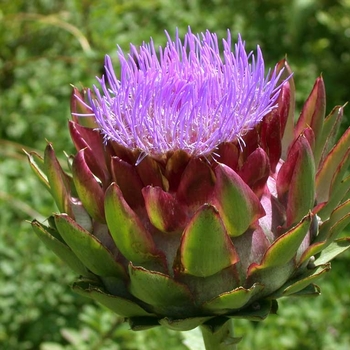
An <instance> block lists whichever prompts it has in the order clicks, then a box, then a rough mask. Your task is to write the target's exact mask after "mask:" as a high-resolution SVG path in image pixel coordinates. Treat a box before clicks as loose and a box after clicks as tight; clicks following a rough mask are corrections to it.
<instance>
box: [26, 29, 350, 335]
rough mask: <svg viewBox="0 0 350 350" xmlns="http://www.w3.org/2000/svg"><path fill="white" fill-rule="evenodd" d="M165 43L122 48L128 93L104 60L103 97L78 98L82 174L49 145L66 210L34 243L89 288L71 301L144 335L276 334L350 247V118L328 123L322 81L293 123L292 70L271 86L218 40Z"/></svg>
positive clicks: (47, 175) (245, 57)
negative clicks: (99, 308) (289, 307)
mask: <svg viewBox="0 0 350 350" xmlns="http://www.w3.org/2000/svg"><path fill="white" fill-rule="evenodd" d="M167 39H168V41H167V44H166V46H165V47H163V48H162V47H160V48H159V49H158V50H156V49H155V47H154V44H153V42H152V41H151V42H150V43H148V44H146V43H145V44H143V45H142V46H141V47H140V48H136V47H134V46H132V45H131V47H130V52H129V53H128V54H124V53H123V52H122V50H121V49H120V48H119V49H118V56H119V62H120V76H119V78H117V77H116V75H115V73H114V68H113V66H112V62H111V59H110V57H108V56H106V59H105V76H103V77H102V78H101V79H98V83H99V85H98V87H97V86H95V87H93V89H82V90H78V89H77V88H74V89H73V93H72V98H71V111H72V120H71V121H69V131H70V134H71V138H72V141H73V143H74V145H75V147H76V149H77V152H76V154H75V155H73V156H69V157H67V160H68V166H67V167H65V168H66V169H69V170H67V171H65V170H63V168H62V166H61V165H60V163H59V161H58V160H57V158H56V155H55V152H54V149H53V146H52V144H51V143H49V144H48V145H47V147H46V150H45V153H44V157H43V158H42V157H40V156H39V155H38V154H36V153H30V154H28V158H29V162H30V165H31V166H32V168H33V170H34V171H35V173H36V174H37V176H38V177H39V179H40V180H41V182H43V183H44V185H45V186H46V187H47V189H48V190H49V191H50V193H51V194H52V197H53V198H54V200H55V202H56V204H57V207H58V210H59V213H56V214H53V216H51V217H50V218H49V219H48V223H47V224H45V225H44V224H42V223H39V222H38V221H36V220H34V221H32V227H33V229H34V231H35V233H36V234H37V235H38V236H39V238H40V239H41V240H42V241H43V242H44V243H45V244H46V245H47V246H49V247H50V248H51V249H52V250H53V251H54V252H55V253H56V254H57V255H58V256H59V257H60V258H62V259H63V260H64V261H65V262H66V263H67V264H68V265H69V266H70V267H71V268H72V269H73V270H74V271H76V273H77V274H78V275H79V276H80V277H79V279H78V280H77V281H76V282H75V283H74V285H73V290H75V291H76V292H78V293H79V294H82V295H84V296H87V297H90V298H92V299H94V300H96V301H97V302H99V303H101V304H103V305H105V306H106V307H107V308H109V309H111V310H113V311H114V312H115V313H117V314H119V315H121V316H123V317H125V318H126V319H127V320H128V321H129V323H130V325H131V328H132V329H134V330H139V329H145V328H149V327H153V326H156V325H163V326H165V327H168V328H170V329H174V330H181V331H183V330H190V329H193V328H195V327H197V326H199V325H202V326H203V325H204V326H205V325H208V326H210V327H212V329H214V328H215V327H216V326H218V325H222V324H223V323H225V322H226V321H227V320H229V319H232V318H246V319H250V320H262V319H264V318H265V317H266V316H267V315H268V314H269V313H274V312H276V310H277V301H276V299H278V298H280V297H284V296H290V295H293V296H303V295H307V296H310V295H317V294H319V287H318V286H317V285H315V284H314V282H315V281H316V280H318V279H319V278H320V277H322V276H323V275H324V273H326V272H327V271H329V270H330V262H329V261H330V260H332V259H333V258H334V257H335V256H336V255H338V254H339V253H341V252H343V251H344V250H346V249H347V248H348V247H349V245H350V239H349V238H338V236H339V233H340V232H341V231H342V230H343V229H344V228H345V226H346V225H347V224H348V223H349V222H350V200H349V198H350V192H349V189H350V177H347V168H348V166H349V163H350V157H349V152H350V150H349V146H350V129H348V130H347V131H346V132H345V133H344V134H343V135H342V136H341V138H340V139H339V140H338V141H337V133H338V130H339V126H340V123H341V120H342V116H343V107H342V106H337V107H335V108H334V109H333V110H332V111H331V113H330V114H329V115H328V116H327V117H325V110H326V108H325V99H326V97H325V87H324V83H323V79H322V77H319V78H317V80H316V82H315V84H314V87H313V89H312V91H311V93H310V95H309V97H308V98H307V100H306V102H305V104H304V107H303V108H302V111H301V113H300V116H299V118H298V119H297V121H295V120H294V114H295V106H294V104H295V87H294V81H293V75H292V73H291V70H290V67H289V66H288V64H287V62H286V60H282V61H280V62H279V63H278V64H277V65H276V67H275V68H274V69H272V70H270V71H268V72H267V73H266V72H265V66H264V60H263V56H262V53H261V50H260V48H259V47H257V51H256V54H254V53H247V52H246V50H245V44H244V42H243V41H242V39H241V37H240V36H239V37H238V40H237V43H236V44H234V45H232V44H231V36H230V33H229V32H228V36H227V40H223V50H222V51H221V50H220V49H219V44H218V39H217V37H216V35H215V34H213V33H211V32H209V31H207V32H205V33H202V34H200V35H195V34H192V33H191V31H190V29H189V30H188V32H187V33H186V35H185V36H184V39H183V40H181V39H180V37H179V35H178V33H177V34H176V38H175V40H172V39H171V38H170V36H169V35H168V34H167Z"/></svg>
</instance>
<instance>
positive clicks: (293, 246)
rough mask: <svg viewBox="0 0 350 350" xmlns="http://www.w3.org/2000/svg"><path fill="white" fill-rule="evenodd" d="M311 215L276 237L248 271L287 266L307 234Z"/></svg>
mask: <svg viewBox="0 0 350 350" xmlns="http://www.w3.org/2000/svg"><path fill="white" fill-rule="evenodd" d="M310 223H311V214H309V215H307V216H305V217H304V218H303V219H302V220H301V221H300V222H299V223H298V224H297V225H296V226H294V227H293V228H291V229H290V230H289V231H287V232H286V233H284V234H283V235H281V236H280V237H278V238H277V239H276V240H275V241H274V242H273V243H272V244H271V246H270V248H269V249H268V250H267V251H266V253H265V255H264V257H263V259H262V261H261V263H260V264H259V265H253V267H251V268H250V269H249V270H250V271H249V272H250V273H253V271H254V270H256V269H258V270H260V269H265V268H269V267H274V266H281V265H284V264H287V263H288V262H289V261H291V260H292V259H293V257H294V256H295V255H296V253H297V250H298V248H299V246H300V244H301V242H302V241H303V239H304V237H305V235H306V234H307V232H308V229H309V227H310Z"/></svg>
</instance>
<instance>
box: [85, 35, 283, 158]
mask: <svg viewBox="0 0 350 350" xmlns="http://www.w3.org/2000/svg"><path fill="white" fill-rule="evenodd" d="M223 47H224V50H223V58H222V57H221V56H220V51H219V45H218V40H217V37H216V34H212V33H210V32H209V31H207V32H206V33H205V34H202V35H201V36H195V35H194V34H192V33H191V32H190V31H189V32H188V33H187V34H186V35H185V39H184V43H182V42H181V39H180V38H179V36H178V35H177V36H176V40H175V42H173V41H172V40H171V38H170V37H168V43H167V45H166V47H165V48H164V50H163V49H162V48H161V47H160V48H159V52H158V54H159V58H158V56H157V52H156V50H155V48H154V45H153V42H151V43H150V44H148V45H146V44H144V45H143V46H141V47H140V49H139V50H137V49H136V48H135V47H134V46H131V49H130V54H129V55H128V56H125V55H124V53H123V52H122V51H121V49H119V61H120V64H121V76H120V79H117V78H116V76H115V74H114V69H113V66H112V63H111V59H110V57H109V56H106V61H105V70H106V78H107V81H106V78H105V77H102V79H99V82H100V85H101V90H102V92H103V95H101V92H100V90H99V89H98V88H96V87H95V89H94V92H95V94H96V96H97V99H96V100H91V101H90V102H91V106H92V111H93V115H94V116H95V117H96V121H97V123H98V124H99V127H100V131H101V132H102V134H103V135H104V136H105V139H106V140H113V141H115V142H116V143H118V144H120V145H122V146H124V147H127V148H131V149H136V148H137V149H139V150H141V151H142V152H143V153H144V154H149V155H153V156H162V155H163V154H166V153H167V152H169V151H176V150H183V151H185V152H187V153H188V154H190V155H193V156H200V155H204V154H210V153H212V152H213V150H214V149H215V148H216V147H217V146H218V145H219V144H220V143H222V142H231V141H233V140H235V139H239V138H242V136H243V135H244V134H245V133H246V132H247V131H248V130H250V129H252V128H254V127H255V126H256V124H257V123H258V122H260V121H261V120H262V118H263V117H264V116H265V115H266V114H267V113H269V112H270V111H271V110H272V109H273V108H276V106H275V104H276V103H275V102H276V99H277V97H278V94H279V91H280V86H278V84H277V82H278V79H279V76H278V75H276V72H275V71H273V73H272V75H271V76H269V75H267V76H266V77H265V66H264V60H263V57H262V53H261V51H260V48H259V47H258V48H257V58H256V59H255V56H254V55H252V53H250V54H249V55H247V53H246V51H245V48H244V43H243V42H242V40H241V38H240V37H239V38H238V43H237V44H235V47H234V52H232V45H231V36H230V32H228V37H227V40H223ZM107 83H108V85H107ZM108 86H109V87H108Z"/></svg>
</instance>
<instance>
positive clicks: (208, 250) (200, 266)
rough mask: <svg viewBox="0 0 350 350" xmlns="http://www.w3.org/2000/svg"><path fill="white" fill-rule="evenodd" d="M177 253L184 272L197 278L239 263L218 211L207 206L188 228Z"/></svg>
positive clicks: (199, 212)
mask: <svg viewBox="0 0 350 350" xmlns="http://www.w3.org/2000/svg"><path fill="white" fill-rule="evenodd" d="M179 252H180V260H181V268H182V270H183V272H185V273H188V274H190V275H194V276H197V277H207V276H211V275H213V274H215V273H217V272H219V271H221V270H223V269H224V268H226V267H228V266H230V265H233V264H235V263H236V262H237V261H238V256H237V254H236V251H235V249H234V246H233V244H232V241H231V239H230V237H229V236H228V235H227V233H226V230H225V227H224V225H223V223H222V221H221V219H220V216H219V214H218V212H217V210H216V209H215V208H214V207H213V206H211V205H209V204H206V205H204V206H202V208H201V209H200V210H199V211H198V212H197V213H196V215H195V216H194V217H193V218H192V220H191V221H190V222H189V224H188V225H187V227H186V229H185V231H184V233H183V235H182V239H181V245H180V251H179Z"/></svg>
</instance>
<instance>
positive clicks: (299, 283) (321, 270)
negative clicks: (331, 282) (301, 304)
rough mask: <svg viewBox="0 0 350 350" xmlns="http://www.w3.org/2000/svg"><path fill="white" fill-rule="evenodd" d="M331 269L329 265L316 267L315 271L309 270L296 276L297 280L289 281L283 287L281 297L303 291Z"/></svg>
mask: <svg viewBox="0 0 350 350" xmlns="http://www.w3.org/2000/svg"><path fill="white" fill-rule="evenodd" d="M330 269H331V266H330V264H326V265H321V266H318V267H317V268H315V269H309V270H307V271H306V273H304V274H303V275H301V276H298V279H297V280H294V281H289V282H288V285H287V286H283V287H282V289H283V292H282V296H287V295H291V294H295V293H297V292H300V291H301V290H303V289H305V288H306V287H307V286H309V285H310V284H312V283H313V282H315V281H317V280H318V279H320V278H321V277H322V276H323V275H324V274H325V273H326V272H328V271H329V270H330Z"/></svg>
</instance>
